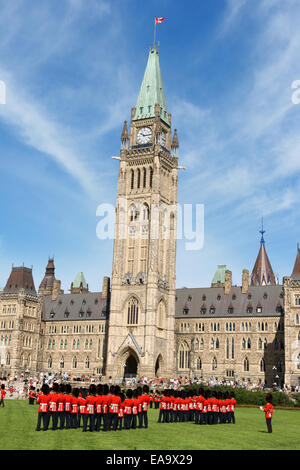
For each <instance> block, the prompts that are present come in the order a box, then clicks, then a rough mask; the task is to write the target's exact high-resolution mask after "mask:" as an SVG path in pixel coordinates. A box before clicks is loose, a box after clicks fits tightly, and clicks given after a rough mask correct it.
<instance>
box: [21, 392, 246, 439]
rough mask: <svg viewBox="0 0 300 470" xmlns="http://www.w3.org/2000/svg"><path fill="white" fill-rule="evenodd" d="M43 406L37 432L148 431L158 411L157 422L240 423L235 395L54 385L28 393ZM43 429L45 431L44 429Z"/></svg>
mask: <svg viewBox="0 0 300 470" xmlns="http://www.w3.org/2000/svg"><path fill="white" fill-rule="evenodd" d="M35 398H37V403H38V404H39V409H38V421H37V427H36V430H37V431H40V430H41V429H43V431H47V430H48V429H49V427H50V421H51V424H52V428H51V429H52V430H56V429H76V428H80V427H81V422H82V428H83V432H86V431H87V430H88V429H89V431H100V429H101V430H102V431H110V430H114V431H116V430H117V429H120V430H122V428H123V427H124V429H127V430H128V429H131V428H132V429H136V428H137V427H138V428H143V427H144V428H147V427H148V415H147V412H148V407H149V405H150V407H151V408H152V404H153V402H154V404H155V408H156V409H157V408H159V406H160V411H159V417H158V422H159V423H161V422H163V423H173V422H174V423H176V422H186V421H194V422H195V423H196V424H217V423H233V424H234V423H235V416H234V411H235V407H236V405H237V402H236V400H235V396H234V393H233V392H231V393H230V394H229V393H228V392H225V393H221V392H215V391H212V392H211V391H210V390H206V391H204V390H203V389H202V388H200V389H199V391H197V390H190V391H185V390H180V391H178V390H173V389H168V390H164V392H163V394H159V393H156V394H153V393H150V394H149V387H148V385H144V386H143V387H137V388H136V389H135V390H132V389H128V390H127V392H126V394H125V393H123V392H122V391H121V389H120V387H119V386H118V385H112V386H110V387H108V385H106V384H104V385H102V384H99V385H97V386H96V385H94V384H91V385H90V387H89V389H86V388H74V389H73V390H72V388H71V386H70V384H60V385H58V384H57V383H54V384H53V386H52V388H51V389H50V388H49V386H48V385H46V384H44V385H43V386H42V389H41V392H40V393H38V394H37V393H36V392H35V391H34V387H31V389H30V392H29V404H34V400H35ZM42 424H43V427H42Z"/></svg>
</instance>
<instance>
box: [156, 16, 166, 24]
mask: <svg viewBox="0 0 300 470" xmlns="http://www.w3.org/2000/svg"><path fill="white" fill-rule="evenodd" d="M165 19H166V18H156V17H155V24H158V23H162V22H163V21H164V20H165Z"/></svg>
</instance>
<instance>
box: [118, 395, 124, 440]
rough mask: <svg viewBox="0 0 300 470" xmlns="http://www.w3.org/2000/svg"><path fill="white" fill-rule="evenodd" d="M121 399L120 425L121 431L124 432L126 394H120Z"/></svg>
mask: <svg viewBox="0 0 300 470" xmlns="http://www.w3.org/2000/svg"><path fill="white" fill-rule="evenodd" d="M120 399H121V403H120V406H119V413H118V424H119V430H120V431H122V424H123V419H124V410H125V405H124V400H125V394H124V393H120Z"/></svg>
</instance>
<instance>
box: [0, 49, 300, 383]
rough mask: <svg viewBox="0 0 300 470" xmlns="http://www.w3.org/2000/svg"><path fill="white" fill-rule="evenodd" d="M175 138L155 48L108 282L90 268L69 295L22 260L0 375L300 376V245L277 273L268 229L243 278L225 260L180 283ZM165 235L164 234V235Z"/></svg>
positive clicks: (11, 284)
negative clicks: (286, 272) (97, 287)
mask: <svg viewBox="0 0 300 470" xmlns="http://www.w3.org/2000/svg"><path fill="white" fill-rule="evenodd" d="M178 149H179V143H178V136H177V131H176V129H175V130H174V134H173V139H172V129H171V115H170V114H168V113H167V107H166V102H165V97H164V92H163V86H162V80H161V75H160V69H159V60H158V51H157V50H156V49H151V50H150V53H149V59H148V64H147V67H146V71H145V75H144V79H143V82H142V86H141V89H140V93H139V97H138V100H137V106H136V107H135V108H132V112H131V122H130V125H129V132H128V128H127V122H126V121H125V124H124V128H123V132H122V135H121V151H120V168H119V180H118V188H117V201H116V226H115V241H114V251H113V268H112V276H111V285H110V278H109V277H105V278H104V279H103V288H102V292H89V289H88V284H87V283H86V281H85V279H84V276H83V273H79V274H78V275H77V277H76V279H75V280H74V282H73V283H72V284H71V289H70V293H69V294H65V293H64V292H63V291H62V290H61V282H60V280H57V279H56V278H55V267H54V260H53V259H49V261H48V265H47V267H46V272H45V276H44V279H43V280H42V281H41V283H40V286H39V291H38V294H37V293H36V291H35V287H34V281H33V278H32V272H31V269H28V268H25V267H24V266H23V267H20V268H13V269H12V272H11V274H10V276H9V278H8V281H7V284H6V286H5V288H4V289H3V290H2V291H0V364H1V376H4V375H7V374H8V373H11V374H14V373H21V372H22V373H24V372H25V373H26V372H27V373H30V374H33V373H36V372H47V371H48V372H50V371H51V372H53V371H54V372H68V373H72V374H73V375H74V376H80V375H82V374H86V375H88V376H91V375H92V376H98V375H100V374H101V375H103V376H104V378H109V377H110V376H111V377H113V378H114V379H117V378H118V379H120V378H122V377H123V376H124V375H125V376H128V377H129V376H132V375H136V374H137V375H139V376H146V377H149V378H150V377H155V376H158V377H175V376H183V377H190V378H192V377H198V378H201V377H202V378H205V379H209V378H210V377H215V378H218V379H223V378H228V379H237V380H250V381H252V382H256V383H259V382H262V383H267V384H268V385H271V384H272V383H274V382H276V383H282V382H285V383H289V384H298V383H300V350H299V348H300V324H299V316H300V252H299V250H298V256H297V259H296V263H295V266H294V270H293V273H292V275H291V277H285V278H284V280H283V285H279V283H278V282H277V280H276V278H275V276H274V274H273V270H272V267H271V264H270V261H269V259H268V257H267V254H266V250H265V241H264V238H263V234H264V233H265V231H264V230H263V228H262V231H261V233H262V239H261V246H260V250H259V255H258V257H257V260H256V262H255V264H254V268H253V271H252V274H251V277H250V275H249V271H248V270H247V269H244V270H243V273H242V279H241V286H233V285H232V273H231V271H230V270H228V269H226V266H225V265H219V266H218V269H217V272H216V274H215V276H214V279H213V281H212V285H211V287H207V288H196V289H176V235H175V234H176V204H177V182H178V175H177V172H178ZM166 233H167V235H166Z"/></svg>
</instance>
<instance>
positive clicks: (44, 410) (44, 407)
mask: <svg viewBox="0 0 300 470" xmlns="http://www.w3.org/2000/svg"><path fill="white" fill-rule="evenodd" d="M49 391H50V390H49V386H48V385H47V384H44V385H43V386H42V393H41V395H40V396H39V397H38V399H37V403H39V405H40V406H39V409H38V421H37V426H36V431H40V430H41V423H42V420H43V425H44V426H43V431H47V429H48V425H49V418H48V416H49V411H48V403H49V400H50V396H49Z"/></svg>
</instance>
